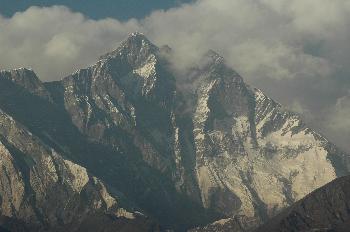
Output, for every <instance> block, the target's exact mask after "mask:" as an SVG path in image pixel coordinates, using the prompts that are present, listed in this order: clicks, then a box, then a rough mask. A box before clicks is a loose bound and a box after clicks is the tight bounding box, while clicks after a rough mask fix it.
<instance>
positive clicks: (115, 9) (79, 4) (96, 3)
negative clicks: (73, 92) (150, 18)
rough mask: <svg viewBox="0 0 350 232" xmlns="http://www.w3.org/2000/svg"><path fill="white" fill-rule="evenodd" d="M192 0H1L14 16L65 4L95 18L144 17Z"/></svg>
mask: <svg viewBox="0 0 350 232" xmlns="http://www.w3.org/2000/svg"><path fill="white" fill-rule="evenodd" d="M187 2H191V0H49V1H48V0H46V1H45V0H0V14H2V15H5V16H8V17H9V16H12V15H13V14H14V13H15V12H17V11H24V10H26V9H27V8H28V7H30V6H52V5H65V6H67V7H69V8H70V9H72V10H73V11H78V12H81V13H83V14H84V15H86V16H88V17H89V18H93V19H100V18H106V17H112V18H116V19H119V20H127V19H129V18H143V17H144V16H146V15H148V14H149V13H151V12H152V11H153V10H156V9H169V8H171V7H176V6H178V5H179V4H181V3H187Z"/></svg>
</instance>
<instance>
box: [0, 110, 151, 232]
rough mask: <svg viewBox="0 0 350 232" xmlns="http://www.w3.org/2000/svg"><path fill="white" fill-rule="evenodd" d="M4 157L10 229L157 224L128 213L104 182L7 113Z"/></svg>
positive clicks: (0, 132)
mask: <svg viewBox="0 0 350 232" xmlns="http://www.w3.org/2000/svg"><path fill="white" fill-rule="evenodd" d="M0 154H1V160H0V162H1V166H0V196H1V211H0V212H1V216H0V222H1V225H2V226H4V227H5V228H7V229H9V230H10V231H47V230H51V231H53V230H54V231H67V230H69V231H102V229H104V230H103V231H115V230H111V229H110V228H113V227H116V226H117V227H118V228H119V229H120V230H118V231H144V230H145V229H147V228H152V226H154V225H152V224H151V223H150V222H149V220H148V219H147V218H145V217H144V216H143V215H139V214H135V213H132V212H128V211H127V210H125V209H123V208H122V207H121V206H120V203H119V199H118V198H116V196H112V195H111V194H110V193H109V192H108V190H107V189H106V187H105V186H104V184H103V183H102V182H101V181H100V180H99V179H98V178H96V177H94V176H92V175H91V174H90V173H88V171H87V170H86V169H85V168H83V167H81V166H79V165H77V164H75V163H73V162H71V161H69V160H66V159H64V158H63V156H62V155H61V154H59V153H57V152H56V151H55V150H54V149H53V148H52V147H49V146H48V145H47V144H44V143H42V141H41V140H40V139H39V138H38V137H36V136H34V135H33V134H32V133H31V132H30V131H28V130H27V129H26V128H25V127H24V126H22V125H21V124H19V123H17V122H16V121H15V120H14V119H13V118H12V117H11V116H9V115H7V114H6V113H4V112H2V111H0ZM90 220H94V224H92V225H90V224H91V222H90ZM101 225H103V226H101ZM84 228H85V229H84ZM86 228H88V229H86Z"/></svg>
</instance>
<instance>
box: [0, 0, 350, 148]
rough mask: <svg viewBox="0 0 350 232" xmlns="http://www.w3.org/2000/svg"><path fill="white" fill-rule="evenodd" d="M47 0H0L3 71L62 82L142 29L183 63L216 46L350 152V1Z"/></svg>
mask: <svg viewBox="0 0 350 232" xmlns="http://www.w3.org/2000/svg"><path fill="white" fill-rule="evenodd" d="M46 2H50V4H43V3H45V1H23V0H21V1H19V0H17V1H16V0H7V1H4V0H0V6H1V7H0V12H1V14H2V16H0V68H1V69H10V68H16V67H19V66H26V67H32V68H33V69H34V71H35V72H36V73H37V74H38V75H39V77H40V78H41V79H43V80H57V79H60V78H62V77H64V76H65V75H67V74H69V73H71V72H73V71H75V70H76V69H78V68H82V67H85V66H87V65H89V64H93V63H94V62H95V61H96V59H97V57H99V56H100V55H101V54H103V53H105V52H107V51H110V50H112V49H114V48H116V47H117V46H118V44H119V43H120V41H121V40H123V39H125V37H126V36H127V35H128V34H129V33H131V32H133V31H141V32H144V34H146V36H147V37H149V38H150V39H151V41H153V42H154V43H155V44H157V45H159V46H160V45H163V44H168V45H169V46H170V47H172V48H173V49H174V50H175V54H176V56H177V57H179V59H178V61H179V62H178V65H185V64H191V63H192V62H195V61H196V60H197V59H198V57H199V56H200V55H201V54H202V53H204V52H206V51H207V50H208V49H214V50H216V51H217V52H219V53H220V54H221V55H222V56H224V57H225V59H226V61H227V63H228V64H229V65H230V66H231V67H233V68H234V69H235V70H236V71H238V72H239V73H240V74H241V75H242V76H243V78H244V79H245V80H246V82H248V83H249V84H251V85H253V86H256V87H259V88H261V89H262V90H264V91H265V92H266V93H267V94H268V95H270V96H271V97H273V98H274V99H276V100H277V101H279V102H281V103H283V104H284V105H286V106H287V107H288V108H290V109H293V110H295V111H298V112H300V113H302V114H303V116H304V118H305V119H306V121H308V122H310V123H311V124H312V125H313V127H316V128H317V129H319V130H320V131H321V132H323V133H324V134H326V135H327V136H328V137H329V138H330V139H331V140H333V141H335V142H336V143H337V144H338V145H340V146H342V147H343V148H345V149H347V150H349V151H350V146H349V145H348V141H349V140H350V78H349V74H350V46H349V42H350V1H349V0H215V1H214V0H198V1H194V2H189V3H187V4H182V5H181V4H180V2H179V1H170V0H167V1H164V0H159V1H146V0H145V1H141V0H125V1H122V0H119V1H112V0H111V1H93V0H84V1H68V0H67V1H46ZM95 2H98V3H99V4H98V5H97V4H96V3H95ZM145 2H147V5H145ZM40 3H41V4H40ZM52 4H58V5H61V6H52ZM31 5H39V6H41V7H37V6H32V7H30V6H31ZM42 6H47V7H42ZM14 12H16V13H14ZM180 61H181V62H180Z"/></svg>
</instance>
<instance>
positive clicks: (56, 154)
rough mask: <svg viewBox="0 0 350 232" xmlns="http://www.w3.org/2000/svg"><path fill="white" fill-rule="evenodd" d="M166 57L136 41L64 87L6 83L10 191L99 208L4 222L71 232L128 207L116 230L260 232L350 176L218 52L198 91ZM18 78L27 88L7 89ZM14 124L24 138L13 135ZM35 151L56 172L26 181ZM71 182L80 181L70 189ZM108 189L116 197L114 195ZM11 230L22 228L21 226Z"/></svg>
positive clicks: (335, 155)
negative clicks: (236, 226) (240, 230)
mask: <svg viewBox="0 0 350 232" xmlns="http://www.w3.org/2000/svg"><path fill="white" fill-rule="evenodd" d="M159 51H160V49H159V48H158V47H156V46H155V45H153V44H152V43H151V42H150V41H149V40H148V39H147V38H146V37H145V36H144V35H143V34H140V33H133V34H131V35H130V36H129V37H128V38H127V39H126V40H125V41H123V42H122V43H121V45H120V47H119V48H117V49H116V50H115V51H112V52H110V53H107V54H106V55H104V56H102V57H101V58H100V60H99V61H97V63H96V64H94V65H92V66H90V67H87V68H85V69H81V70H79V71H77V72H75V73H73V74H71V75H69V76H67V77H65V78H63V79H62V80H61V81H56V82H48V83H41V82H40V81H38V83H36V84H35V85H33V86H32V85H27V84H25V85H23V83H26V81H24V82H23V80H26V78H28V79H29V78H31V77H30V76H31V75H33V74H31V73H29V72H28V74H25V75H24V76H23V75H22V74H17V73H16V72H13V71H12V72H10V73H5V72H1V73H0V108H1V110H2V111H3V112H4V115H3V116H2V117H6V120H4V121H3V123H2V124H1V125H2V126H1V127H0V138H2V140H3V141H2V143H3V144H5V145H4V146H5V147H6V150H5V148H4V149H3V150H0V154H1V155H2V157H4V155H6V157H8V158H7V159H10V160H13V162H19V163H18V164H14V165H12V163H11V162H7V163H6V164H5V166H4V167H5V169H3V171H2V174H1V176H4V177H5V176H7V174H6V173H7V171H6V170H8V169H10V168H12V170H13V173H17V174H18V176H19V177H18V178H17V179H13V178H12V179H9V178H7V179H3V180H1V181H2V186H5V185H4V184H5V182H6V184H7V185H6V186H19V185H20V183H22V182H21V181H20V180H19V179H20V178H23V180H26V181H27V182H26V183H31V186H37V185H36V182H38V181H39V180H42V179H43V180H45V181H44V183H45V184H46V185H45V186H57V187H55V188H53V189H56V188H57V189H60V191H57V196H56V195H55V194H56V193H55V191H51V190H52V189H51V188H47V187H42V188H40V192H36V191H34V192H26V191H23V194H22V195H21V199H22V198H23V199H28V201H29V199H31V197H33V196H34V197H39V196H40V197H41V198H40V199H46V198H45V197H48V196H51V197H52V198H57V199H61V197H62V196H61V192H64V191H66V192H69V193H70V194H71V195H68V196H72V199H73V197H74V199H86V198H88V199H94V201H92V203H91V204H92V205H89V204H85V203H82V204H83V206H84V207H86V208H87V209H86V211H85V210H83V211H79V210H77V211H71V208H59V207H58V206H54V205H53V206H52V208H50V210H51V211H50V212H52V213H50V214H49V215H47V214H46V211H45V210H44V207H45V205H37V206H35V208H34V209H35V210H34V209H33V210H32V211H30V210H26V208H21V207H17V206H18V205H19V206H20V205H21V203H18V202H15V203H13V205H15V206H16V207H17V208H16V207H15V209H16V211H11V213H5V212H10V211H6V210H4V209H5V208H6V207H7V208H11V209H14V208H13V207H12V206H11V207H9V206H8V204H7V205H6V204H3V205H2V210H1V211H0V212H2V215H3V216H6V217H7V218H10V219H11V220H20V221H23V222H25V223H26V224H28V223H32V218H33V217H34V216H33V215H40V217H39V218H38V219H37V220H36V221H35V223H36V228H37V227H39V228H47V227H51V226H52V227H53V226H56V225H57V224H61V226H67V225H68V224H69V223H71V222H72V220H71V219H72V217H68V219H67V217H66V216H65V215H66V214H69V213H71V212H75V214H77V215H78V216H79V215H80V216H81V218H88V217H87V216H85V213H83V212H91V214H89V218H96V213H95V212H96V210H97V211H98V215H111V211H110V210H109V207H108V206H109V205H110V204H109V203H108V202H111V201H113V202H114V201H116V202H118V200H112V199H121V202H122V203H121V205H122V206H123V207H121V206H119V205H116V206H115V207H114V208H113V210H114V209H116V210H117V209H118V207H119V208H122V209H124V208H125V209H126V210H124V211H123V212H127V213H126V214H117V216H116V217H117V219H118V218H124V219H125V221H123V223H122V224H123V225H124V226H126V227H127V226H129V225H130V226H133V227H132V228H138V229H139V230H141V231H142V230H145V228H148V229H149V228H153V230H156V229H159V228H165V229H175V230H177V231H184V230H186V229H190V228H193V227H198V226H204V225H206V224H209V223H211V222H214V221H216V220H219V219H223V218H230V217H231V218H245V220H248V221H249V220H250V221H254V222H255V223H256V225H258V224H259V223H262V222H263V221H266V220H268V219H269V218H270V217H272V216H274V215H275V214H277V213H278V212H280V211H281V210H282V209H284V208H286V207H288V206H290V205H291V204H293V203H294V202H296V201H297V200H299V199H301V198H302V197H304V196H305V195H307V194H309V193H310V192H312V191H313V190H315V189H316V188H318V187H320V186H322V185H324V184H326V183H328V182H330V181H332V180H334V179H335V178H337V177H339V176H343V175H346V174H348V173H349V167H350V166H349V160H348V158H347V156H346V155H345V154H344V153H342V152H341V151H340V150H338V149H337V148H336V147H335V146H334V145H333V144H332V143H331V142H329V141H328V140H327V139H326V138H324V137H323V136H322V135H320V134H318V133H317V132H315V131H314V130H312V129H311V128H309V127H308V126H307V125H306V124H305V123H303V122H302V120H301V119H300V117H299V116H298V115H297V114H295V113H292V112H289V111H286V110H285V109H284V108H283V107H282V106H281V105H279V104H278V103H276V102H275V101H274V100H272V99H271V98H269V97H268V96H266V95H265V94H264V93H263V92H262V91H261V90H258V89H255V88H252V87H250V86H248V85H247V84H246V83H245V82H244V80H243V79H242V77H241V76H239V74H238V73H236V72H235V71H234V70H232V69H231V68H230V67H228V66H227V65H226V64H225V61H224V59H223V58H222V57H221V56H219V55H218V54H216V53H215V52H213V51H210V52H208V53H207V54H206V55H205V56H204V57H203V60H208V59H209V60H208V61H209V62H204V63H203V62H200V61H199V64H200V65H198V66H196V67H192V69H191V71H190V72H189V75H190V78H186V81H187V82H186V83H185V85H187V86H188V85H190V86H191V87H190V89H191V91H188V89H183V88H182V86H184V84H181V85H179V84H178V79H177V76H176V73H174V72H173V71H172V70H171V69H170V68H169V65H168V64H169V62H170V61H168V60H166V59H167V58H166V57H164V56H160V55H159ZM202 64H204V65H202ZM25 73H26V72H25ZM16 75H19V76H21V75H22V76H21V78H20V79H18V78H9V77H10V76H13V77H15V76H16ZM16 80H22V81H16ZM181 81H184V80H181ZM5 84H6V85H5ZM37 88H39V89H40V91H39V92H40V94H37V92H38V91H37V90H36V89H37ZM43 96H44V97H43ZM5 114H6V116H5ZM11 120H13V121H14V122H16V125H19V126H18V127H19V128H23V129H13V130H14V131H17V133H14V132H11V131H10V132H9V129H8V128H9V127H10V126H11V125H12V122H13V121H11ZM21 131H23V132H21ZM23 133H26V136H22V134H23ZM32 140H35V141H37V143H38V144H40V147H43V148H42V149H43V150H45V152H46V153H48V154H47V155H46V153H45V154H43V158H38V159H39V160H42V161H40V162H45V163H44V164H45V165H46V166H42V165H39V166H30V165H29V163H26V165H25V166H24V167H25V169H20V168H19V167H21V166H22V163H21V162H24V161H23V160H27V161H26V162H29V161H28V159H27V158H26V157H30V156H34V155H36V154H37V152H34V150H32V149H29V148H30V147H31V146H34V145H30V144H32V142H30V141H32ZM13 141H18V142H17V143H14V142H13ZM6 144H7V145H6ZM25 146H28V147H29V148H28V149H24V147H25ZM37 146H38V147H39V145H37ZM18 150H19V151H22V152H21V153H20V154H23V156H21V157H22V158H19V156H18V153H17V152H16V151H18ZM50 157H51V158H50ZM49 159H50V160H51V161H49ZM55 159H57V160H59V161H55ZM30 162H31V161H30ZM34 163H37V162H34ZM65 163H69V164H70V165H68V166H67V165H64V164H65ZM60 165H61V166H60ZM83 167H84V168H83ZM44 168H46V169H47V170H48V171H45V170H46V169H44ZM31 169H33V170H36V172H40V173H41V172H46V173H51V172H52V175H53V177H52V178H53V180H54V181H53V182H52V181H51V180H46V179H45V178H46V177H45V175H43V176H39V177H33V175H31V174H30V172H28V170H31ZM66 169H67V170H66ZM85 170H86V173H91V174H86V175H85V174H84V173H85ZM0 171H1V170H0ZM49 171H50V172H49ZM55 173H57V174H55ZM62 173H71V174H62ZM55 175H56V176H57V178H56V177H55ZM65 175H68V176H69V177H70V178H71V179H70V181H69V182H67V184H62V183H65V182H64V181H63V180H64V179H65ZM86 176H88V178H87V177H86ZM38 178H39V180H38ZM47 178H49V177H47ZM50 178H51V177H50ZM55 178H56V179H55ZM43 180H42V181H41V182H43ZM39 182H40V181H39ZM41 182H40V183H41ZM97 182H98V183H101V184H97V186H96V183H97ZM102 183H104V184H103V185H102ZM103 186H107V187H103ZM28 187H30V186H29V184H28ZM18 188H20V187H18ZM23 188H24V187H23ZM37 188H39V187H37ZM77 188H78V191H76V189H77ZM104 188H106V189H111V191H109V192H108V194H109V195H107V192H106V191H107V190H106V191H105V190H103V189H104ZM10 189H11V187H8V188H7V189H4V188H3V189H0V196H4V195H6V196H9V195H11V194H12V193H11V192H10ZM68 189H69V190H68ZM81 189H88V190H89V191H88V192H87V193H85V192H82V191H81ZM49 190H50V191H49ZM102 190H103V191H102ZM86 191H87V190H86ZM95 193H96V194H95ZM97 193H98V194H97ZM86 194H87V195H86ZM89 194H92V195H91V196H90V195H89ZM16 199H17V198H16ZM106 199H107V202H106ZM81 201H83V200H81ZM39 202H40V201H39ZM43 202H44V203H45V204H46V202H45V201H43ZM104 202H105V203H104ZM44 203H43V204H44ZM98 206H99V207H98ZM72 207H73V208H74V209H76V207H78V206H74V205H72ZM79 207H80V206H79ZM7 208H6V209H7ZM135 211H141V212H142V214H140V215H139V214H137V213H135ZM112 212H114V211H112ZM118 212H121V210H119V211H118ZM38 213H40V214H38ZM62 215H63V216H62ZM69 215H70V214H69ZM90 215H91V217H90ZM125 215H126V216H125ZM128 215H129V216H128ZM130 215H133V216H130ZM135 215H139V216H138V217H137V216H135ZM143 215H148V216H149V218H145V216H143ZM80 216H79V217H80ZM97 218H99V219H101V217H97ZM135 218H136V219H137V221H135V220H134V219H135ZM101 220H102V219H101ZM103 220H105V219H103ZM53 222H54V223H53ZM83 222H84V223H85V222H86V221H84V220H83ZM99 222H100V221H99ZM155 222H157V223H159V224H160V225H161V227H158V226H157V223H155ZM221 222H222V221H221ZM84 223H82V226H84V225H86V224H84ZM111 223H112V224H113V223H115V221H112V222H111ZM114 225H115V224H114ZM5 226H7V227H8V228H10V229H11V228H13V227H12V226H13V224H11V223H10V224H6V225H5ZM70 228H71V229H72V231H74V230H77V229H76V227H70ZM80 228H82V227H80ZM84 228H86V227H84ZM94 229H96V227H95V228H94ZM109 229H110V231H119V230H118V227H116V226H114V227H113V226H111V227H109ZM113 229H114V230H113ZM94 231H97V230H94ZM133 231H135V230H133Z"/></svg>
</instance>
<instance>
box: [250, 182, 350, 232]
mask: <svg viewBox="0 0 350 232" xmlns="http://www.w3.org/2000/svg"><path fill="white" fill-rule="evenodd" d="M349 206H350V176H345V177H341V178H338V179H336V180H334V181H332V182H331V183H329V184H327V185H325V186H323V187H321V188H319V189H317V190H315V191H314V192H312V193H310V194H309V195H307V196H306V197H305V198H303V199H302V200H300V201H298V202H296V203H295V204H293V205H292V206H291V207H289V208H287V209H286V210H283V212H282V213H280V214H278V215H277V216H275V217H273V218H272V219H271V220H269V221H268V222H267V223H266V224H264V225H263V226H261V227H260V228H258V229H257V230H256V232H260V231H261V232H263V231H276V232H277V231H337V232H342V231H344V232H345V231H349V226H350V211H349V209H350V208H349Z"/></svg>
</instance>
